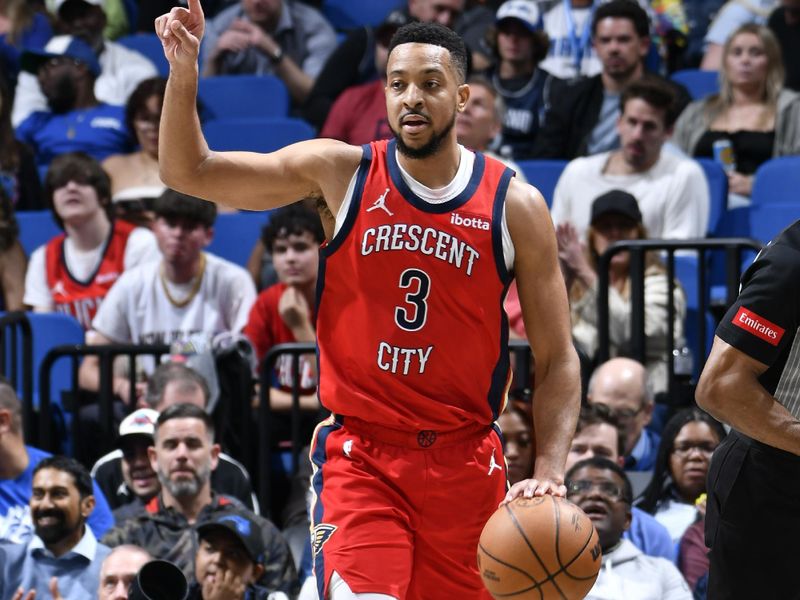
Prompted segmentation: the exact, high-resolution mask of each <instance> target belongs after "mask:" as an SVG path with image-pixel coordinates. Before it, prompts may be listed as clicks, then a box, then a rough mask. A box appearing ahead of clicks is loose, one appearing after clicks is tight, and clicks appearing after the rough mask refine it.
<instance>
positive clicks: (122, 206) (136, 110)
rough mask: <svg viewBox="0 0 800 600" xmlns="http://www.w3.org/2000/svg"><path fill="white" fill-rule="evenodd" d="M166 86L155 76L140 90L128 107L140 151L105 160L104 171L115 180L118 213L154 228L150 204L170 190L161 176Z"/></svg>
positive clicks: (127, 120) (113, 192)
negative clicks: (160, 138)
mask: <svg viewBox="0 0 800 600" xmlns="http://www.w3.org/2000/svg"><path fill="white" fill-rule="evenodd" d="M166 85H167V80H166V79H164V78H162V77H153V78H151V79H145V80H144V81H142V82H141V83H140V84H139V85H138V86H137V87H136V89H135V90H134V91H133V93H132V94H131V97H130V98H129V99H128V104H127V105H126V107H125V123H126V124H127V126H128V129H129V130H130V131H131V132H132V133H133V135H134V136H135V137H136V142H137V143H138V145H139V149H138V150H137V151H136V152H132V153H131V154H115V155H114V156H109V157H108V158H107V159H106V160H105V161H103V169H105V170H106V172H107V173H108V175H109V177H111V197H112V201H113V203H114V208H115V213H116V214H117V215H118V216H120V217H122V218H124V219H126V220H129V221H131V222H134V223H136V224H138V225H146V226H149V225H150V223H151V222H152V211H151V210H150V206H149V205H150V204H151V203H152V201H153V200H155V199H156V198H158V197H159V196H160V195H161V194H162V193H163V192H164V190H165V189H166V187H165V186H164V184H163V183H162V181H161V178H160V177H159V175H158V128H159V125H160V122H161V105H162V104H163V102H164V90H165V88H166Z"/></svg>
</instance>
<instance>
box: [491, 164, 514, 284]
mask: <svg viewBox="0 0 800 600" xmlns="http://www.w3.org/2000/svg"><path fill="white" fill-rule="evenodd" d="M512 177H514V171H512V170H511V169H509V168H506V169H505V170H504V171H503V174H502V175H501V176H500V181H499V182H498V183H497V191H496V192H495V195H494V203H493V204H492V246H493V247H494V262H495V265H496V266H497V274H498V275H499V276H500V281H502V282H503V283H504V284H505V285H506V286H507V285H508V283H509V282H510V281H511V279H512V275H511V272H510V271H509V270H508V268H507V267H506V258H505V255H504V253H503V208H504V207H505V205H506V195H507V194H508V186H509V184H510V183H511V178H512Z"/></svg>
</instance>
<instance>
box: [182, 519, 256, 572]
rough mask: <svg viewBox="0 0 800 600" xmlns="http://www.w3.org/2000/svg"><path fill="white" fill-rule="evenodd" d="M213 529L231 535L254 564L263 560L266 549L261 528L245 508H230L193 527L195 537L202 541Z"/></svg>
mask: <svg viewBox="0 0 800 600" xmlns="http://www.w3.org/2000/svg"><path fill="white" fill-rule="evenodd" d="M215 529H222V530H225V531H227V532H228V533H232V534H233V535H234V537H235V538H236V539H237V540H239V542H240V543H241V544H242V546H244V548H245V550H247V554H248V555H249V556H250V558H251V559H252V560H253V562H254V563H261V562H262V561H263V560H264V554H265V552H266V550H267V549H266V547H265V544H264V538H263V535H262V532H261V526H260V525H259V524H258V521H257V520H256V516H255V515H254V514H253V513H251V512H250V511H248V510H247V509H245V508H239V507H234V506H231V507H230V508H226V509H225V510H224V511H221V512H217V513H214V514H212V515H211V516H210V517H209V518H207V519H206V520H204V521H203V522H201V523H198V524H197V525H196V526H195V530H196V531H197V535H198V536H199V537H200V538H201V539H202V538H203V537H204V536H205V534H207V533H208V532H209V531H213V530H215Z"/></svg>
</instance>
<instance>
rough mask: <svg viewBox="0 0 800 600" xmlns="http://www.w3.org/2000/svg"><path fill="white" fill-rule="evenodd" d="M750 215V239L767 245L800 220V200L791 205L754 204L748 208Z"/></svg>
mask: <svg viewBox="0 0 800 600" xmlns="http://www.w3.org/2000/svg"><path fill="white" fill-rule="evenodd" d="M795 189H796V188H795ZM748 213H749V217H750V223H749V226H750V232H749V233H750V237H753V238H755V239H757V240H759V241H761V242H763V243H767V242H768V241H770V240H771V239H772V238H774V237H775V236H776V235H778V234H779V233H780V232H781V231H782V230H783V229H785V228H786V227H788V226H789V225H791V224H792V223H794V222H795V221H797V219H800V198H798V200H797V202H794V203H791V204H790V203H785V204H755V203H754V204H753V205H752V206H750V207H749V208H748Z"/></svg>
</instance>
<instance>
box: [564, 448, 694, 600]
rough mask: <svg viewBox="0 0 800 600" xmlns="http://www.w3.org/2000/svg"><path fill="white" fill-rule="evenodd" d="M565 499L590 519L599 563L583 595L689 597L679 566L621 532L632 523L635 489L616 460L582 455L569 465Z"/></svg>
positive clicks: (637, 599)
mask: <svg viewBox="0 0 800 600" xmlns="http://www.w3.org/2000/svg"><path fill="white" fill-rule="evenodd" d="M566 480H567V499H568V500H570V501H571V502H574V503H575V504H577V505H578V506H579V507H580V508H581V509H582V510H583V512H585V513H586V515H587V516H588V517H589V518H590V519H591V520H592V523H593V524H594V526H595V529H597V534H598V536H599V538H600V547H601V548H602V549H603V563H602V567H601V569H600V574H599V575H598V577H597V581H596V582H595V584H594V586H593V587H592V589H591V590H590V591H589V595H588V596H586V598H587V600H609V599H611V598H626V599H627V600H691V598H692V593H691V592H690V591H689V587H688V586H687V585H686V581H685V580H684V579H683V576H682V575H681V574H680V572H679V571H678V569H677V568H676V567H675V565H673V564H672V563H671V562H670V561H668V560H667V559H665V558H657V557H653V556H647V555H645V554H643V553H642V551H641V550H639V549H638V548H637V547H636V546H634V545H633V544H632V543H631V542H630V541H628V540H626V539H623V537H622V534H623V533H624V532H625V530H626V529H628V527H630V524H631V502H632V501H633V492H632V491H631V484H630V482H629V481H628V477H627V476H626V475H625V472H624V471H623V470H622V468H621V467H620V466H619V465H617V464H616V463H613V462H611V461H610V460H608V459H606V458H602V457H593V458H589V459H586V460H582V461H580V462H578V463H576V464H575V465H573V467H572V468H571V469H570V470H569V471H567V475H566Z"/></svg>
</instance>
